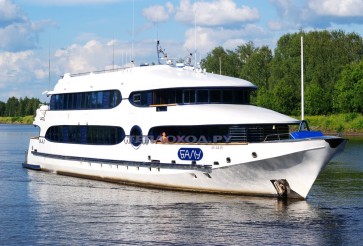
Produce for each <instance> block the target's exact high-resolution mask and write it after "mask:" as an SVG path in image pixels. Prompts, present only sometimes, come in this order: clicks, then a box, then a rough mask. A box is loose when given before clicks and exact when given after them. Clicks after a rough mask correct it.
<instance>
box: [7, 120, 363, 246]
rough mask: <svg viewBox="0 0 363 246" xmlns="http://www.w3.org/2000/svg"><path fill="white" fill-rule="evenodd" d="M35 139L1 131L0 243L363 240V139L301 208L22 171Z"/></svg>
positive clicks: (18, 130)
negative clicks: (25, 158) (26, 151)
mask: <svg viewBox="0 0 363 246" xmlns="http://www.w3.org/2000/svg"><path fill="white" fill-rule="evenodd" d="M6 128H9V129H8V130H7V129H6ZM36 131H37V129H34V128H33V127H29V126H6V127H0V187H1V189H0V242H1V243H0V244H4V245H49V244H52V245H54V244H55V245H70V244H73V245H112V244H115V245H125V244H126V245H127V244H130V245H191V244H193V245H265V244H267V245H279V244H282V245H348V244H349V245H360V244H361V242H362V240H363V237H362V233H361V232H362V231H363V222H362V221H363V219H362V218H363V176H362V173H363V166H362V164H361V160H363V151H362V149H363V141H362V140H357V141H355V140H353V141H352V140H350V141H349V142H348V144H347V148H346V150H345V152H343V153H342V154H341V155H339V156H337V157H336V158H335V159H334V160H333V162H331V163H330V164H329V165H328V166H327V169H326V170H324V171H323V173H322V175H321V176H320V177H319V178H318V180H317V182H316V183H315V185H314V186H313V188H312V190H311V192H310V194H309V196H308V200H307V201H294V200H289V201H280V200H277V199H267V198H254V197H240V196H225V195H208V194H198V193H187V192H169V191H161V190H153V189H143V188H137V187H131V186H123V185H117V184H110V183H104V182H99V181H92V180H86V179H79V178H71V177H64V176H60V175H55V174H52V173H44V172H35V171H28V170H25V169H23V168H21V162H22V161H23V158H24V150H25V149H26V148H27V144H28V140H29V137H31V136H33V135H34V133H36Z"/></svg>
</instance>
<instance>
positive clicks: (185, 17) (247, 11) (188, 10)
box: [175, 0, 260, 26]
mask: <svg viewBox="0 0 363 246" xmlns="http://www.w3.org/2000/svg"><path fill="white" fill-rule="evenodd" d="M195 12H196V21H197V25H201V26H221V25H233V24H236V23H245V22H253V21H257V20H258V19H259V17H260V16H259V12H258V10H257V9H256V8H250V7H248V6H241V7H238V6H236V4H235V3H234V2H233V1H232V0H215V1H212V2H204V1H203V2H194V3H193V4H191V3H190V0H181V1H180V5H179V7H178V8H177V10H176V15H175V18H176V20H178V21H181V22H184V23H188V24H193V23H194V22H195Z"/></svg>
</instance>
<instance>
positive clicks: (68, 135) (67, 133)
mask: <svg viewBox="0 0 363 246" xmlns="http://www.w3.org/2000/svg"><path fill="white" fill-rule="evenodd" d="M45 138H46V139H47V140H48V141H51V142H58V143H73V144H96V145H113V144H119V143H121V142H122V141H123V140H124V139H125V131H124V130H123V129H122V128H121V127H116V126H52V127H50V128H49V129H48V130H47V132H46V134H45Z"/></svg>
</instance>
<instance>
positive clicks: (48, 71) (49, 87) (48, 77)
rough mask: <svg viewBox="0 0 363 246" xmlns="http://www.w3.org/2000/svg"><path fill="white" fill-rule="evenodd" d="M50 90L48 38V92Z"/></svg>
mask: <svg viewBox="0 0 363 246" xmlns="http://www.w3.org/2000/svg"><path fill="white" fill-rule="evenodd" d="M49 90H50V36H49V44H48V91H49Z"/></svg>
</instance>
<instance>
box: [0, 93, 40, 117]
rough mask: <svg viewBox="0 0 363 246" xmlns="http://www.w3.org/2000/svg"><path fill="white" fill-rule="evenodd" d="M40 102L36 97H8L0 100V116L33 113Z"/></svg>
mask: <svg viewBox="0 0 363 246" xmlns="http://www.w3.org/2000/svg"><path fill="white" fill-rule="evenodd" d="M39 104H41V102H40V101H39V99H37V98H28V97H25V98H20V99H18V98H16V97H10V98H9V99H8V100H7V102H2V101H0V116H2V117H17V116H20V117H22V116H27V115H35V112H36V110H37V108H38V107H39Z"/></svg>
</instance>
